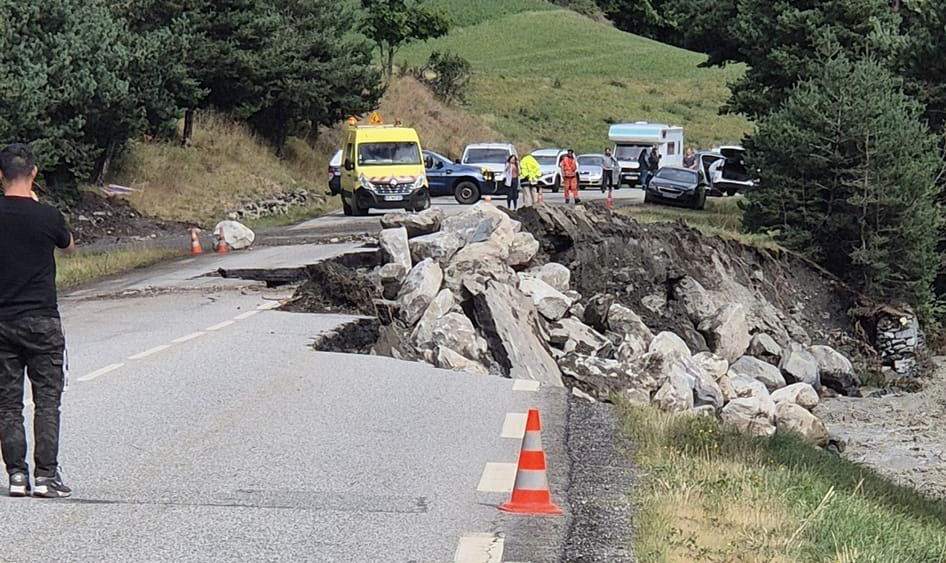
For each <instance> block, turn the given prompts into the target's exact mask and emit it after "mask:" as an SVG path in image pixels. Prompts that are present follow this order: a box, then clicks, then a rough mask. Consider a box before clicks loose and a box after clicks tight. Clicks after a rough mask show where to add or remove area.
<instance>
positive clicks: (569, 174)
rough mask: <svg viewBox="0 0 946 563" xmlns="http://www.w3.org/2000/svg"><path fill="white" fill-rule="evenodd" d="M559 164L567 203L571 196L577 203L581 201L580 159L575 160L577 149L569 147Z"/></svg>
mask: <svg viewBox="0 0 946 563" xmlns="http://www.w3.org/2000/svg"><path fill="white" fill-rule="evenodd" d="M558 166H559V168H560V169H561V171H562V182H563V185H564V186H565V194H564V195H565V203H569V201H568V200H569V198H570V197H572V198H574V200H575V203H576V204H578V203H581V200H580V199H579V198H578V161H576V160H575V151H573V150H572V149H568V153H567V154H566V155H565V156H563V157H562V161H561V162H560V163H559V165H558Z"/></svg>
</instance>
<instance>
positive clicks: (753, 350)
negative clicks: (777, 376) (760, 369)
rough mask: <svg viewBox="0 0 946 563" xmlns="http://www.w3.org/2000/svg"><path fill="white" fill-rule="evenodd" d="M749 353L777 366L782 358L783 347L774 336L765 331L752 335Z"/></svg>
mask: <svg viewBox="0 0 946 563" xmlns="http://www.w3.org/2000/svg"><path fill="white" fill-rule="evenodd" d="M749 355H750V356H753V357H755V358H759V359H760V360H762V361H763V362H768V363H770V364H772V365H773V366H777V365H778V363H779V361H780V360H781V359H782V347H781V346H779V344H778V342H776V341H775V339H774V338H772V337H771V336H769V335H768V334H766V333H764V332H760V333H758V334H755V335H753V336H752V340H751V341H750V342H749Z"/></svg>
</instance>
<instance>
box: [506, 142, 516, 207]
mask: <svg viewBox="0 0 946 563" xmlns="http://www.w3.org/2000/svg"><path fill="white" fill-rule="evenodd" d="M503 176H504V177H505V178H506V179H505V180H504V182H505V184H506V191H507V195H506V207H508V208H509V209H516V208H517V207H519V157H517V156H516V155H514V154H511V155H509V158H507V159H506V168H505V169H503Z"/></svg>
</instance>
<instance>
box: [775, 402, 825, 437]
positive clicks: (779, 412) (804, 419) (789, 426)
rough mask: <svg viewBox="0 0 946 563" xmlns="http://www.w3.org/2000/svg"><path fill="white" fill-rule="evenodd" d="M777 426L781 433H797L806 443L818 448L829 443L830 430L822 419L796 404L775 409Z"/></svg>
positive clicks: (783, 405) (787, 403)
mask: <svg viewBox="0 0 946 563" xmlns="http://www.w3.org/2000/svg"><path fill="white" fill-rule="evenodd" d="M775 425H776V427H777V428H778V431H779V432H795V433H797V434H799V435H801V437H802V438H804V439H805V441H806V442H809V443H812V444H815V445H818V446H824V445H827V443H828V429H827V428H825V425H824V423H823V422H821V419H819V418H818V417H816V416H815V415H813V414H811V413H810V412H808V410H807V409H805V408H804V407H802V406H800V405H796V404H795V403H789V402H782V403H779V404H778V406H777V407H776V409H775Z"/></svg>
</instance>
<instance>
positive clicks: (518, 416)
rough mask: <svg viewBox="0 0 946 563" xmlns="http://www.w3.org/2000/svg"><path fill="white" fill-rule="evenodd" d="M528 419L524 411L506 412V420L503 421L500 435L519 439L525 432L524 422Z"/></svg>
mask: <svg viewBox="0 0 946 563" xmlns="http://www.w3.org/2000/svg"><path fill="white" fill-rule="evenodd" d="M528 419H529V415H528V414H527V413H524V412H511V413H508V414H506V420H504V421H503V431H502V433H501V434H500V437H502V438H511V439H514V440H521V439H522V437H523V436H525V434H526V422H527V421H528Z"/></svg>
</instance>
